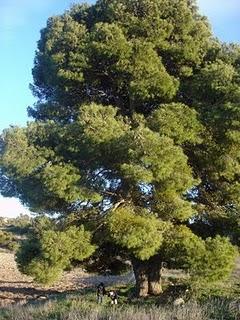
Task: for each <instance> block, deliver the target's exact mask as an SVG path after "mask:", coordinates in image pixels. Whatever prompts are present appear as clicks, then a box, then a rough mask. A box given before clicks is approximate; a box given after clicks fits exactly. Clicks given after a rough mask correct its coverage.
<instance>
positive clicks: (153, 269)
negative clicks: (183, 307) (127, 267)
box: [148, 263, 162, 295]
mask: <svg viewBox="0 0 240 320" xmlns="http://www.w3.org/2000/svg"><path fill="white" fill-rule="evenodd" d="M161 273H162V271H161V266H160V265H159V264H158V263H157V264H152V265H150V266H149V269H148V293H149V294H151V295H159V294H161V293H162V274H161Z"/></svg>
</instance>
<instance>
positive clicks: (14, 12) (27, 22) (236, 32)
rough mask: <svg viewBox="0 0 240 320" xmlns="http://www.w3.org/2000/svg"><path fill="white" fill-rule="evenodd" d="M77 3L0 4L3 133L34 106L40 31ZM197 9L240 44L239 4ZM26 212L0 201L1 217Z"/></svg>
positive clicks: (25, 0)
mask: <svg viewBox="0 0 240 320" xmlns="http://www.w3.org/2000/svg"><path fill="white" fill-rule="evenodd" d="M75 2H78V1H72V0H0V70H1V72H0V97H1V99H0V132H1V131H2V130H3V129H4V128H6V127H8V126H9V125H11V124H14V125H16V124H17V125H25V123H26V121H27V112H26V108H27V106H29V105H32V104H33V103H34V98H33V97H32V95H31V92H30V90H29V88H28V87H29V83H31V81H32V76H31V69H32V66H33V59H34V52H35V50H36V43H37V40H38V39H39V36H40V33H39V32H40V29H41V28H43V27H44V26H45V24H46V20H47V18H48V17H49V16H52V15H56V14H59V13H62V12H63V11H64V10H65V9H67V8H69V6H70V5H71V4H73V3H75ZM88 2H90V1H88ZM198 5H199V8H200V11H201V13H202V14H204V15H206V16H207V17H208V18H209V20H210V23H211V24H212V29H213V32H214V34H215V35H216V36H218V37H219V38H220V39H221V40H222V41H226V42H239V43H240V23H239V21H240V0H221V1H219V0H198ZM25 212H27V209H25V208H23V207H21V205H20V204H19V202H18V201H17V200H16V199H3V198H1V197H0V216H6V215H7V216H15V215H16V214H19V213H25Z"/></svg>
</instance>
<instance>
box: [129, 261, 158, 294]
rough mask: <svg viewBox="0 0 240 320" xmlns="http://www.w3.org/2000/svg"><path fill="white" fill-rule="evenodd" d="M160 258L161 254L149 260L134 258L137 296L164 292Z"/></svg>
mask: <svg viewBox="0 0 240 320" xmlns="http://www.w3.org/2000/svg"><path fill="white" fill-rule="evenodd" d="M160 259H161V258H160V257H159V256H155V257H152V258H151V259H150V260H148V261H140V260H137V259H133V260H132V265H133V271H134V275H135V280H136V296H137V297H146V296H147V295H148V294H150V295H159V294H161V293H162V291H163V290H162V262H161V260H160Z"/></svg>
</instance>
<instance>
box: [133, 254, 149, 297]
mask: <svg viewBox="0 0 240 320" xmlns="http://www.w3.org/2000/svg"><path fill="white" fill-rule="evenodd" d="M132 264H133V272H134V275H135V280H136V296H137V297H146V296H147V295H148V273H147V267H148V266H147V264H146V263H145V262H142V261H137V260H135V259H134V260H133V261H132Z"/></svg>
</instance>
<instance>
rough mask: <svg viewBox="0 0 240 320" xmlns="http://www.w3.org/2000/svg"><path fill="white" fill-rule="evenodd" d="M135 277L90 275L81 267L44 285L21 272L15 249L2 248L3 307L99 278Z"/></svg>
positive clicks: (126, 278) (106, 280)
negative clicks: (54, 282) (52, 283)
mask: <svg viewBox="0 0 240 320" xmlns="http://www.w3.org/2000/svg"><path fill="white" fill-rule="evenodd" d="M131 281H134V279H133V275H132V274H129V275H127V276H99V275H91V274H88V273H86V272H84V271H83V270H82V269H75V270H73V271H71V272H65V273H64V274H63V276H62V279H61V280H60V281H59V282H57V283H56V284H55V285H54V286H51V287H43V286H40V285H38V284H37V283H35V282H34V281H33V279H32V278H31V277H28V276H25V275H23V274H21V273H20V272H19V271H18V269H17V266H16V262H15V260H14V255H13V253H10V252H7V251H5V252H4V251H1V252H0V307H1V306H6V305H9V304H14V303H20V304H25V303H27V302H29V301H33V300H44V299H47V298H48V297H50V296H51V295H56V294H59V293H62V292H68V293H71V292H74V291H75V292H76V291H78V290H80V289H82V288H90V287H96V285H97V284H98V283H99V282H104V283H105V284H106V285H108V286H113V285H116V284H121V283H129V282H131Z"/></svg>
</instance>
